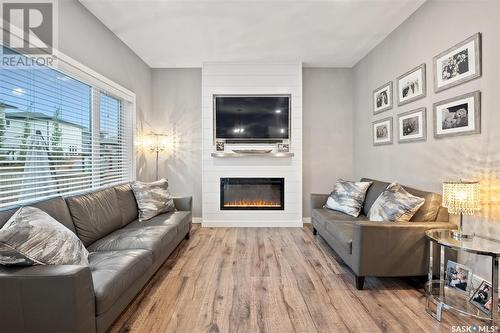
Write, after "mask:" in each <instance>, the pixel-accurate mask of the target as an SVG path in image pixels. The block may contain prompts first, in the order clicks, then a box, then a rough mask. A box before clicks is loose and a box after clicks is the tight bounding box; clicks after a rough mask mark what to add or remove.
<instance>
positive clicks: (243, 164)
mask: <svg viewBox="0 0 500 333" xmlns="http://www.w3.org/2000/svg"><path fill="white" fill-rule="evenodd" d="M217 94H263V95H266V94H290V95H291V134H290V136H291V137H290V138H291V141H290V149H291V150H290V151H291V152H293V153H294V154H295V156H294V157H291V158H271V157H260V156H258V157H243V158H224V159H217V158H213V157H211V156H210V154H211V153H212V152H214V151H215V146H214V137H213V133H214V128H213V111H214V110H213V95H217ZM202 117H203V119H202V123H203V158H202V159H203V161H202V163H203V171H202V178H203V179H202V183H203V186H202V192H203V207H202V216H203V217H202V225H203V226H206V227H214V226H215V227H217V226H220V227H228V226H229V227H276V226H278V227H279V226H282V227H301V226H302V64H300V63H299V64H297V63H295V64H270V63H258V64H255V63H250V64H248V63H205V64H203V68H202ZM245 147H246V148H248V149H251V148H259V149H263V148H265V146H264V147H263V146H262V145H260V146H256V145H253V146H251V145H247V146H245ZM274 147H275V145H271V148H274ZM231 148H235V147H231V146H228V145H226V150H230V149H231ZM222 177H284V178H285V210H283V211H250V210H249V211H227V210H226V211H221V210H220V201H219V200H220V193H219V190H220V182H219V181H220V178H222Z"/></svg>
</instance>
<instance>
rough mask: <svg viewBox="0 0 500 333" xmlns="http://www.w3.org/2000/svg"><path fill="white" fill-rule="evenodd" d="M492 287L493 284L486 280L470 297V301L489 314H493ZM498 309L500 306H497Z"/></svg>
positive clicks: (499, 309) (498, 309)
mask: <svg viewBox="0 0 500 333" xmlns="http://www.w3.org/2000/svg"><path fill="white" fill-rule="evenodd" d="M491 294H492V288H491V284H489V283H488V282H486V281H483V282H481V284H480V285H479V287H478V288H477V289H476V290H475V291H474V294H472V297H471V298H470V299H469V302H470V303H472V304H473V305H474V306H475V307H476V308H478V309H479V310H481V311H482V312H484V313H486V314H487V315H490V314H491V305H492V303H493V302H492V301H491V300H492V299H491ZM497 311H500V307H499V308H497Z"/></svg>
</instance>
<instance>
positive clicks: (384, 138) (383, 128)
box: [373, 117, 392, 146]
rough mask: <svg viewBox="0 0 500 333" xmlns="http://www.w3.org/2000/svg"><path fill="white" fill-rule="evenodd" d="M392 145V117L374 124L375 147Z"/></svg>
mask: <svg viewBox="0 0 500 333" xmlns="http://www.w3.org/2000/svg"><path fill="white" fill-rule="evenodd" d="M391 144H392V117H388V118H384V119H381V120H377V121H374V122H373V145H374V146H381V145H391Z"/></svg>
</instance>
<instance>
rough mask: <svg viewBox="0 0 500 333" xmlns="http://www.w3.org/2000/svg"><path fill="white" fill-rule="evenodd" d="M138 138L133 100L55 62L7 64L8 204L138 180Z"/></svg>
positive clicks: (2, 73)
mask: <svg viewBox="0 0 500 333" xmlns="http://www.w3.org/2000/svg"><path fill="white" fill-rule="evenodd" d="M7 125H8V126H7ZM132 139H133V133H132V103H131V102H129V101H126V100H124V99H121V98H118V97H114V96H112V95H111V94H109V93H107V92H106V91H104V90H102V89H100V88H98V87H95V86H92V85H89V84H86V83H84V82H82V81H79V80H77V79H75V78H73V77H70V76H68V75H65V74H64V73H62V72H60V71H57V70H54V69H51V68H48V67H45V68H43V67H40V66H37V67H36V68H6V67H1V68H0V209H1V208H5V207H7V206H14V205H20V204H26V203H29V202H32V201H38V200H43V199H46V198H50V197H54V196H58V195H71V194H76V193H82V192H87V191H91V190H95V189H97V188H101V187H107V186H112V185H115V184H119V183H123V182H126V181H129V180H131V179H132V163H131V162H130V161H131V160H132V158H133V150H132V149H133V145H132Z"/></svg>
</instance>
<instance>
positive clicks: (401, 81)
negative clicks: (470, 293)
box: [396, 64, 427, 106]
mask: <svg viewBox="0 0 500 333" xmlns="http://www.w3.org/2000/svg"><path fill="white" fill-rule="evenodd" d="M396 84H397V87H398V88H397V94H398V106H401V105H404V104H407V103H411V102H413V101H416V100H417V99H421V98H424V97H425V96H426V95H427V88H426V78H425V64H422V65H420V66H417V67H415V68H413V69H412V70H410V71H408V72H406V73H404V74H403V75H401V76H400V77H398V78H397V79H396Z"/></svg>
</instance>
